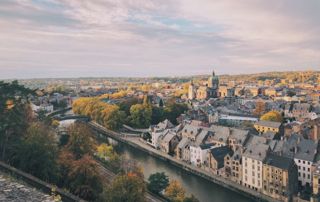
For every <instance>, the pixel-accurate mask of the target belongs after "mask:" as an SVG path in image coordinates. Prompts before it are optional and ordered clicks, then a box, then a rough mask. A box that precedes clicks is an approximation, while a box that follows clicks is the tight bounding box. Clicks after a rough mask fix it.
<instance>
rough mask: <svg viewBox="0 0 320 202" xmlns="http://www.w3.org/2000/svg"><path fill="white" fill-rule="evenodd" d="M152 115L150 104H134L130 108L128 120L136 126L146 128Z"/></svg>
mask: <svg viewBox="0 0 320 202" xmlns="http://www.w3.org/2000/svg"><path fill="white" fill-rule="evenodd" d="M151 116H152V108H151V106H150V105H143V104H136V105H132V106H131V108H130V122H131V124H132V125H133V126H135V127H138V128H146V127H149V126H150V123H151Z"/></svg>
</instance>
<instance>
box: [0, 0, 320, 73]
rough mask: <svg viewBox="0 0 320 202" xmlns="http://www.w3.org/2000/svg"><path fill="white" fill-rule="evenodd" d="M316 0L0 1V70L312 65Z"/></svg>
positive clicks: (319, 39)
mask: <svg viewBox="0 0 320 202" xmlns="http://www.w3.org/2000/svg"><path fill="white" fill-rule="evenodd" d="M319 11H320V0H268V1H266V0H0V79H8V78H41V77H42V78H49V77H94V76H98V77H113V76H126V77H131V76H138V77H140V76H186V75H199V74H210V73H211V72H212V70H215V72H216V73H217V74H241V73H256V72H267V71H287V70H320V12H319Z"/></svg>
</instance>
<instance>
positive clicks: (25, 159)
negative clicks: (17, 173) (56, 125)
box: [14, 123, 58, 182]
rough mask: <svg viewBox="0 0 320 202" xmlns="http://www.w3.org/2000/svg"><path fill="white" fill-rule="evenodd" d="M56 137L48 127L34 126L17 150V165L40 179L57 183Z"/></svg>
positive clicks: (30, 128)
mask: <svg viewBox="0 0 320 202" xmlns="http://www.w3.org/2000/svg"><path fill="white" fill-rule="evenodd" d="M54 136H55V134H54V133H53V132H52V131H51V130H50V129H49V128H48V127H47V126H45V125H42V124H40V123H34V124H32V125H31V126H30V127H29V128H28V130H27V132H26V135H25V136H24V138H23V140H22V142H21V144H20V146H19V147H18V148H17V151H16V152H17V153H16V155H15V156H14V159H15V165H16V166H17V167H18V168H20V169H22V170H24V171H25V172H27V173H30V174H32V175H34V176H36V177H39V178H40V179H43V180H45V181H49V182H55V181H56V180H57V177H58V176H57V174H58V164H57V162H56V159H57V157H58V147H57V144H56V141H55V137H54Z"/></svg>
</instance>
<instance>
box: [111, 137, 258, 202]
mask: <svg viewBox="0 0 320 202" xmlns="http://www.w3.org/2000/svg"><path fill="white" fill-rule="evenodd" d="M109 142H110V143H112V144H114V145H115V149H116V151H117V152H119V153H120V154H123V155H125V156H126V157H127V158H128V159H132V160H135V161H137V162H138V164H139V165H140V166H141V167H142V168H143V172H144V175H145V178H146V179H147V178H148V177H149V175H150V174H152V173H155V172H165V173H166V175H168V176H169V178H170V179H176V180H178V181H179V182H180V183H181V184H182V185H183V187H184V188H185V190H186V191H187V193H188V194H191V193H192V194H193V195H195V196H196V197H197V198H198V199H199V200H200V201H201V202H253V201H254V200H252V199H250V198H247V197H245V196H243V195H241V194H239V193H236V192H233V191H231V190H229V189H226V188H224V187H221V186H219V185H217V184H214V183H213V182H210V181H208V180H206V179H204V178H201V177H199V176H196V175H193V174H190V173H188V172H186V171H184V170H182V169H180V168H177V167H175V166H173V165H171V164H170V163H167V162H165V161H163V160H160V159H158V158H155V157H153V156H150V155H148V154H146V153H145V152H143V151H140V150H138V149H135V148H132V147H130V146H129V145H126V144H123V143H118V142H116V141H114V140H110V139H109Z"/></svg>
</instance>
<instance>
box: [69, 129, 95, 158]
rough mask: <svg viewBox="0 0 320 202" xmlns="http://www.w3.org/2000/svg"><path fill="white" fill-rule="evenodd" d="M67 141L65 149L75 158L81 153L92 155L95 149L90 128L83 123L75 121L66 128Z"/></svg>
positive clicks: (81, 154)
mask: <svg viewBox="0 0 320 202" xmlns="http://www.w3.org/2000/svg"><path fill="white" fill-rule="evenodd" d="M68 134H69V135H70V137H69V142H68V144H67V145H66V148H67V150H69V151H70V152H72V153H73V154H74V156H75V158H76V159H80V158H81V157H82V156H83V155H85V154H89V155H93V153H94V151H95V142H94V140H93V138H92V136H93V132H92V130H91V129H90V128H89V127H88V126H87V125H85V124H83V123H75V124H73V125H71V126H70V127H69V128H68Z"/></svg>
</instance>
